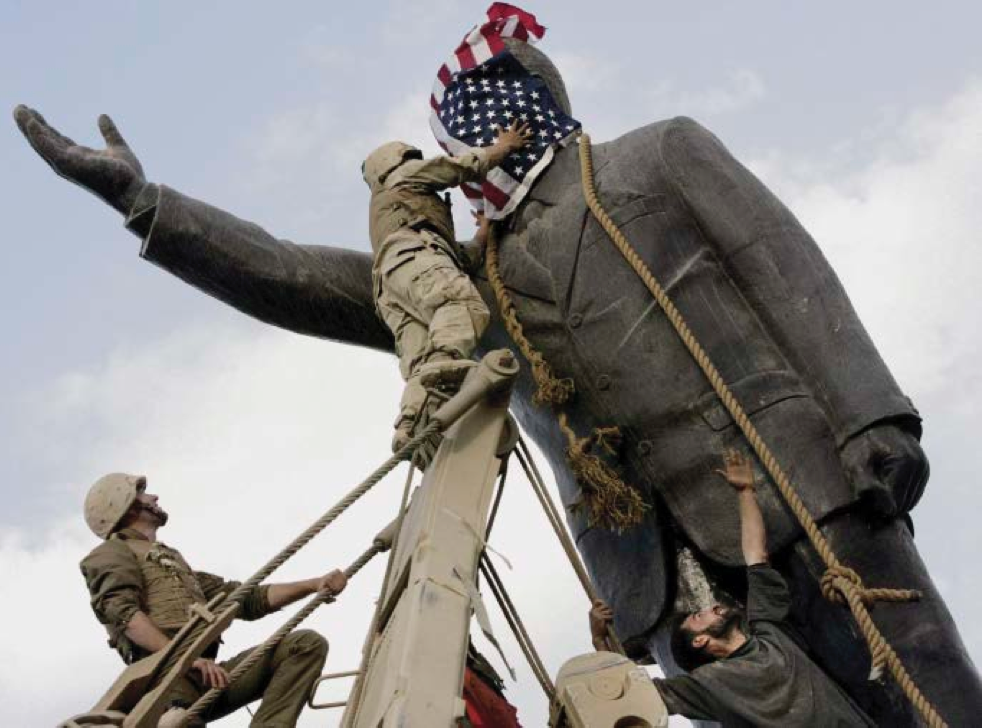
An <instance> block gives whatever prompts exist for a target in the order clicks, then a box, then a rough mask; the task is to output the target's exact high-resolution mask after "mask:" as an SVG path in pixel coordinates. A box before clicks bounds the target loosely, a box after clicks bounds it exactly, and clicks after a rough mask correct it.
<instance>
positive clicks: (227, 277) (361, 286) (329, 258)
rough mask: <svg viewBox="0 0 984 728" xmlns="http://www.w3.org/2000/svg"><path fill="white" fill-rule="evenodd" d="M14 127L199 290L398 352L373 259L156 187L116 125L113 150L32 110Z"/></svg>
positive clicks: (310, 330) (306, 329)
mask: <svg viewBox="0 0 984 728" xmlns="http://www.w3.org/2000/svg"><path fill="white" fill-rule="evenodd" d="M14 118H15V120H16V122H17V125H18V126H19V127H20V129H21V131H22V132H23V133H24V136H25V137H26V138H27V140H28V142H30V144H31V146H32V147H33V148H34V150H35V151H36V152H37V153H38V154H39V155H40V156H41V157H42V158H43V159H44V160H45V161H46V162H47V163H48V164H49V165H50V166H51V168H52V169H54V170H55V172H56V173H57V174H58V175H59V176H61V177H64V178H65V179H67V180H69V181H71V182H73V183H75V184H77V185H79V186H80V187H83V188H84V189H87V190H89V191H90V192H92V193H93V194H95V195H96V196H97V197H99V198H100V199H102V200H103V201H105V202H106V203H108V204H109V205H111V206H112V207H113V208H114V209H116V210H118V211H119V212H121V213H122V214H124V215H125V216H126V218H127V227H128V228H129V229H130V230H132V231H133V232H134V233H136V234H137V235H139V236H140V237H141V238H143V241H144V243H143V247H142V249H141V255H142V256H143V257H145V258H147V259H148V260H150V261H151V262H153V263H156V264H157V265H159V266H161V267H162V268H164V269H165V270H167V271H169V272H171V273H173V274H174V275H176V276H178V277H179V278H181V279H182V280H184V281H185V282H187V283H190V284H191V285H193V286H195V287H196V288H198V289H200V290H202V291H204V292H205V293H207V294H209V295H210V296H214V297H215V298H218V299H219V300H221V301H224V302H225V303H228V304H229V305H230V306H233V307H235V308H237V309H239V310H240V311H243V312H244V313H246V314H248V315H250V316H253V317H255V318H257V319H260V320H261V321H265V322H266V323H269V324H272V325H274V326H279V327H281V328H285V329H289V330H291V331H296V332H298V333H302V334H309V335H312V336H318V337H322V338H327V339H333V340H336V341H342V342H345V343H350V344H357V345H361V346H369V347H372V348H376V349H382V350H385V351H391V350H392V349H393V337H392V335H391V334H390V332H389V330H388V329H387V328H386V327H385V325H384V324H383V323H382V322H381V321H380V320H379V318H378V316H377V315H376V311H375V305H374V302H373V295H372V279H371V269H372V259H371V256H370V255H369V254H368V253H360V252H358V251H353V250H346V249H342V248H331V247H319V246H303V245H294V244H293V243H290V242H287V241H283V240H278V239H276V238H274V237H273V236H272V235H270V234H268V233H267V232H266V231H264V230H263V229H262V228H260V227H258V226H257V225H253V224H252V223H249V222H246V221H244V220H240V219H239V218H237V217H235V216H234V215H230V214H229V213H227V212H224V211H222V210H219V209H217V208H215V207H212V206H210V205H207V204H205V203H203V202H199V201H197V200H193V199H191V198H189V197H185V196H184V195H181V194H180V193H178V192H176V191H174V190H172V189H169V188H167V187H164V186H160V185H156V184H148V183H147V180H146V179H145V177H144V173H143V169H142V167H141V165H140V162H139V161H138V160H137V157H136V155H134V154H133V152H132V150H131V149H130V148H129V146H128V145H127V144H126V142H125V141H124V140H123V137H122V136H121V135H120V133H119V131H118V130H117V128H116V126H115V125H114V124H113V122H112V120H111V119H110V118H109V117H108V116H105V115H104V116H100V117H99V129H100V131H101V132H102V135H103V138H104V139H105V140H106V143H107V147H106V149H102V150H96V149H89V148H88V147H83V146H80V145H78V144H75V142H73V141H72V140H71V139H69V138H67V137H65V136H63V135H62V134H60V133H59V132H58V131H57V130H55V129H54V128H53V127H52V126H51V125H49V124H48V123H47V122H46V121H45V120H44V118H43V117H42V116H41V115H40V114H39V113H37V112H36V111H34V110H32V109H28V108H27V107H25V106H18V107H17V108H16V109H15V110H14Z"/></svg>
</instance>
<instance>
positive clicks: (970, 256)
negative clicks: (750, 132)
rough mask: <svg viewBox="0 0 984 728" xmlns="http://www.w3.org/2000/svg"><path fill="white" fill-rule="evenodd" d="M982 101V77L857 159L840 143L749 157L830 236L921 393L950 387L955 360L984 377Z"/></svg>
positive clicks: (875, 328)
mask: <svg viewBox="0 0 984 728" xmlns="http://www.w3.org/2000/svg"><path fill="white" fill-rule="evenodd" d="M980 109H981V95H980V83H979V82H975V83H972V84H970V85H969V86H968V87H967V88H966V89H965V90H963V91H962V92H961V93H959V94H958V95H956V96H955V97H954V98H952V99H950V100H949V101H948V102H947V103H946V104H945V105H944V106H943V107H942V108H940V109H937V110H934V111H932V112H930V111H920V112H918V113H915V114H913V115H911V116H909V117H907V118H904V119H897V120H896V128H895V129H894V130H893V132H894V133H892V134H890V135H887V136H885V137H883V138H882V139H880V140H879V141H877V142H872V145H871V148H870V149H869V150H867V154H866V155H865V156H869V157H871V159H870V161H869V162H868V163H867V164H866V165H865V166H864V167H862V168H858V167H857V165H856V163H855V164H852V157H845V156H844V155H843V154H839V153H836V152H835V153H833V154H831V155H830V156H829V157H827V158H824V157H820V158H819V159H799V160H795V159H794V160H790V159H787V158H786V156H785V155H783V154H782V153H781V152H772V153H771V154H768V155H766V156H765V158H764V159H762V160H759V161H753V162H752V163H751V165H750V166H751V167H752V168H753V169H754V170H755V171H756V172H757V173H758V174H760V176H762V177H763V179H764V180H765V181H766V182H767V183H768V184H769V185H770V187H772V189H773V190H774V191H775V192H776V193H777V194H778V195H779V196H780V198H782V199H783V200H784V201H786V202H787V204H789V205H790V207H791V208H792V209H793V211H794V212H795V213H796V214H797V215H798V216H799V218H800V219H801V221H802V222H803V223H804V225H805V226H806V228H807V229H808V230H810V231H811V233H812V234H813V236H814V237H815V238H816V240H817V241H818V242H819V243H820V245H821V246H822V247H823V249H824V252H825V253H826V255H827V257H828V259H829V260H830V261H831V263H832V265H833V267H834V269H835V270H836V271H837V272H838V274H839V276H840V278H841V281H842V282H843V284H844V286H845V288H846V289H847V290H848V292H849V294H850V295H851V298H852V301H853V302H854V305H855V307H856V308H857V309H858V312H859V314H860V316H861V319H862V320H863V321H864V322H865V323H866V326H867V327H868V330H869V331H870V332H871V334H872V336H873V338H874V339H875V342H876V344H877V345H878V347H879V349H880V350H881V352H882V355H883V356H884V357H885V358H886V359H887V360H888V361H890V362H892V363H893V365H892V369H893V372H894V373H895V375H896V377H897V378H898V379H899V380H900V383H901V384H902V385H903V387H904V388H905V389H907V390H908V391H910V392H912V393H913V394H914V395H920V396H921V395H929V396H931V395H933V394H934V393H937V392H939V391H941V390H944V389H946V388H948V387H949V386H950V385H951V382H952V377H953V374H954V372H953V367H954V366H958V367H960V369H961V371H965V372H966V373H967V374H968V375H970V378H971V381H973V380H974V379H977V381H978V382H979V376H978V377H975V376H973V374H974V372H975V371H976V372H977V373H978V375H979V371H980V370H979V364H980V326H979V322H980V295H981V277H980V268H981V250H980V245H979V241H980V224H981V218H980V200H981V177H980V168H981V147H980V133H981V132H980V130H981V116H980ZM855 151H858V150H856V149H855ZM914 350H915V351H918V352H919V355H918V356H912V353H913V351H914Z"/></svg>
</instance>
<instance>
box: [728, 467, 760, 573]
mask: <svg viewBox="0 0 984 728" xmlns="http://www.w3.org/2000/svg"><path fill="white" fill-rule="evenodd" d="M724 466H725V469H724V470H718V471H717V472H718V474H719V475H721V477H723V478H724V479H725V480H727V481H728V483H730V484H731V486H732V487H733V488H734V489H735V490H736V491H738V515H739V517H740V518H741V552H742V555H743V556H744V557H745V565H746V566H755V565H756V564H764V563H767V562H768V560H769V549H768V545H767V544H766V537H765V521H764V520H763V519H762V509H761V508H759V504H758V501H757V500H755V471H754V470H753V469H752V463H751V462H750V461H749V460H748V459H747V458H746V457H744V456H743V455H742V454H741V453H740V452H738V451H737V450H728V451H727V452H725V453H724Z"/></svg>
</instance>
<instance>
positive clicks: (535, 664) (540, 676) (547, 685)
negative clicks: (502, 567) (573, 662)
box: [478, 553, 557, 704]
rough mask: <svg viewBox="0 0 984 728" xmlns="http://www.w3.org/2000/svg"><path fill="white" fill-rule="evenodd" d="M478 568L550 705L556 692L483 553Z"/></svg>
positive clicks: (497, 577) (503, 588) (497, 574)
mask: <svg viewBox="0 0 984 728" xmlns="http://www.w3.org/2000/svg"><path fill="white" fill-rule="evenodd" d="M478 567H479V569H480V570H481V572H482V575H483V576H484V577H485V581H486V583H487V584H488V585H489V588H490V589H491V590H492V595H493V596H494V597H495V600H496V602H497V603H498V604H499V609H500V610H502V616H503V617H505V619H506V623H507V624H508V625H509V629H510V630H512V633H513V637H515V638H516V642H517V644H519V648H520V650H522V652H523V656H524V657H525V658H526V662H527V664H529V666H530V670H531V671H532V672H533V677H535V678H536V681H537V682H538V683H540V687H541V688H543V693H544V694H545V695H546V696H547V700H548V702H550V703H551V704H552V703H553V701H554V699H555V697H556V693H557V690H556V688H555V687H554V684H553V681H552V680H551V679H550V674H549V673H548V672H547V668H546V667H545V666H544V664H543V660H541V659H540V655H539V653H538V652H537V651H536V647H534V646H533V640H531V639H530V635H529V633H528V632H527V631H526V627H525V625H524V624H523V620H522V619H521V618H520V616H519V612H518V611H516V606H515V605H514V604H513V602H512V599H510V598H509V594H508V593H507V592H506V587H505V585H504V584H503V583H502V579H500V578H499V573H498V572H497V571H496V569H495V565H494V564H493V563H492V561H491V559H489V557H488V556H486V555H485V554H484V553H483V554H482V556H481V558H480V560H479V562H478Z"/></svg>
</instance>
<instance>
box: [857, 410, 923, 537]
mask: <svg viewBox="0 0 984 728" xmlns="http://www.w3.org/2000/svg"><path fill="white" fill-rule="evenodd" d="M841 460H842V462H843V463H844V469H845V472H846V473H847V476H848V480H849V481H850V483H851V485H852V487H853V488H854V491H855V493H857V494H858V496H859V497H860V498H861V501H862V502H863V503H865V504H866V505H867V506H868V507H869V508H870V509H871V510H872V512H873V513H875V514H876V515H878V516H883V517H886V518H890V517H893V516H900V515H902V514H904V513H908V512H909V511H910V510H912V508H913V506H915V505H916V503H918V502H919V499H920V498H921V497H922V494H923V490H924V489H925V487H926V481H928V480H929V461H928V460H927V459H926V454H925V453H924V452H923V449H922V447H920V445H919V441H918V440H917V439H916V437H915V436H914V435H912V434H910V433H909V432H906V431H905V430H904V429H902V428H901V427H899V426H898V425H895V424H882V425H875V426H874V427H871V428H869V429H867V430H865V431H864V432H862V433H860V434H858V435H855V436H854V437H853V438H851V439H850V440H848V441H847V443H845V445H844V447H843V448H842V449H841Z"/></svg>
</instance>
